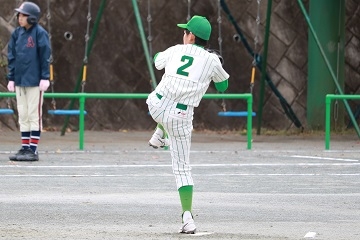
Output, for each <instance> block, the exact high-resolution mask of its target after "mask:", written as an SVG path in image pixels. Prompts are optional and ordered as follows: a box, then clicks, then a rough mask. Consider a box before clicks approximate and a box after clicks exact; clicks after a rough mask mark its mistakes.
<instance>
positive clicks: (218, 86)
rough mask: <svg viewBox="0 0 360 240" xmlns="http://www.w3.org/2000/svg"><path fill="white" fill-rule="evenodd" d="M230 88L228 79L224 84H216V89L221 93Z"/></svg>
mask: <svg viewBox="0 0 360 240" xmlns="http://www.w3.org/2000/svg"><path fill="white" fill-rule="evenodd" d="M228 86H229V80H228V79H226V80H224V81H222V82H216V83H215V88H216V90H218V91H219V92H225V91H226V89H227V88H228Z"/></svg>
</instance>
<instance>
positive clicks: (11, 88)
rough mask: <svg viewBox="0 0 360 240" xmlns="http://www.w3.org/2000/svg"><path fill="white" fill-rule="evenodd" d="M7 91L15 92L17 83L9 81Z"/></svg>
mask: <svg viewBox="0 0 360 240" xmlns="http://www.w3.org/2000/svg"><path fill="white" fill-rule="evenodd" d="M7 89H8V90H9V92H15V82H14V81H9V83H8V85H7Z"/></svg>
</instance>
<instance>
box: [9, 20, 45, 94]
mask: <svg viewBox="0 0 360 240" xmlns="http://www.w3.org/2000/svg"><path fill="white" fill-rule="evenodd" d="M50 53H51V47H50V41H49V35H48V33H47V32H46V30H45V29H44V28H43V27H41V26H40V25H39V24H34V25H33V26H31V27H30V28H29V29H28V30H26V29H25V28H24V27H17V28H16V29H15V31H14V32H13V33H12V34H11V39H10V41H9V45H8V68H9V73H8V76H7V77H8V80H9V81H15V85H16V86H21V87H35V86H39V83H40V80H41V79H49V77H50Z"/></svg>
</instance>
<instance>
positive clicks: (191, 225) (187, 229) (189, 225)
mask: <svg viewBox="0 0 360 240" xmlns="http://www.w3.org/2000/svg"><path fill="white" fill-rule="evenodd" d="M185 214H186V215H187V218H186V219H183V225H182V227H181V228H180V231H179V233H185V234H195V232H196V226H195V222H194V219H193V218H192V215H191V213H190V212H189V211H186V212H184V214H183V216H184V215H185Z"/></svg>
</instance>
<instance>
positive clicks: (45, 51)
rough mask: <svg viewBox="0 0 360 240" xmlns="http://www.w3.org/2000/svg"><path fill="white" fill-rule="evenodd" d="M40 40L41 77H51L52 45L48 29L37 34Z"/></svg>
mask: <svg viewBox="0 0 360 240" xmlns="http://www.w3.org/2000/svg"><path fill="white" fill-rule="evenodd" d="M37 38H38V39H37V41H38V46H37V47H38V53H39V58H40V59H39V61H40V70H41V73H40V77H41V79H49V78H50V55H51V47H50V40H49V35H48V33H47V32H46V31H39V32H38V36H37Z"/></svg>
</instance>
